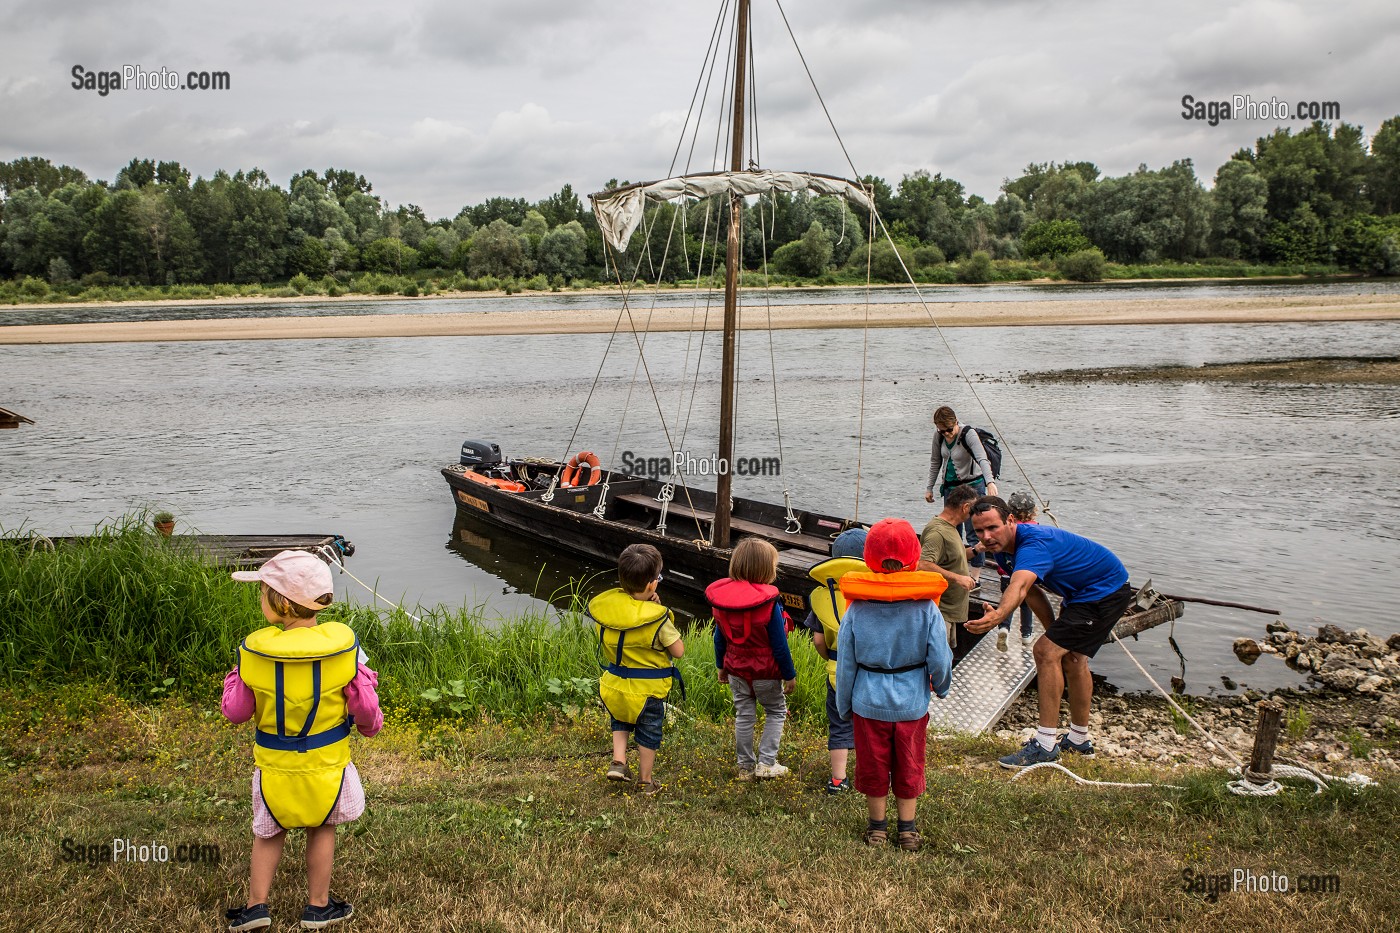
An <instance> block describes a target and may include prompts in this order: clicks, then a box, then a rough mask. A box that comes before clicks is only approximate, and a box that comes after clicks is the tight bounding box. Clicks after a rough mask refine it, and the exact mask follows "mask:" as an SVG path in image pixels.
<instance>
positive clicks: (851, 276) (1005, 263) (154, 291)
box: [0, 259, 1346, 305]
mask: <svg viewBox="0 0 1400 933" xmlns="http://www.w3.org/2000/svg"><path fill="white" fill-rule="evenodd" d="M910 273H911V275H912V276H913V279H914V281H915V282H917V283H919V284H920V285H956V284H984V283H994V282H1032V281H1042V282H1043V281H1055V282H1058V281H1068V278H1067V276H1066V275H1065V273H1064V272H1063V271H1062V270H1061V269H1060V268H1059V267H1058V266H1057V265H1056V264H1055V262H1053V261H1051V260H1042V261H1030V260H1016V259H999V260H995V261H993V262H991V263H990V264H987V265H985V266H974V265H973V264H972V263H971V262H970V261H963V262H961V263H956V262H944V263H937V264H935V265H929V266H919V267H915V268H912V269H911V270H910ZM1343 274H1346V273H1344V272H1343V270H1342V269H1340V268H1339V267H1337V266H1328V265H1322V264H1317V263H1310V264H1264V263H1246V262H1242V261H1237V260H1227V259H1216V260H1210V259H1205V260H1201V261H1199V262H1163V263H1146V264H1135V265H1125V264H1121V263H1114V262H1110V263H1107V264H1106V265H1105V266H1104V269H1103V273H1102V279H1103V280H1105V281H1112V280H1122V279H1182V278H1215V279H1254V278H1296V277H1300V276H1303V277H1318V276H1337V275H1343ZM867 281H868V280H867V278H866V274H865V270H864V267H863V266H862V267H859V268H842V269H834V270H832V271H830V272H827V273H824V274H822V275H820V276H814V277H809V276H799V275H781V274H777V273H770V274H768V275H766V276H765V275H764V274H763V273H762V272H756V271H746V272H744V273H743V276H742V282H741V284H742V285H743V287H745V288H762V287H764V286H765V285H769V286H773V287H778V288H802V287H812V286H823V285H826V286H830V285H837V286H846V287H861V286H864V285H866V284H867ZM639 284H641V285H643V286H645V285H648V284H655V283H647V282H643V283H639ZM702 284H703V283H702ZM876 284H882V285H891V284H892V285H904V284H908V283H907V281H906V280H905V279H904V278H903V273H902V272H899V274H898V275H890V276H886V277H885V278H883V279H879V278H877V279H876ZM695 285H696V280H695V279H694V278H687V279H682V280H680V281H676V282H669V283H662V285H661V287H663V288H690V287H693V286H695ZM723 285H724V281H723V278H722V277H711V279H710V281H709V283H708V285H707V286H706V287H711V288H719V287H723ZM613 288H616V283H615V282H595V281H592V280H589V279H574V280H572V281H570V282H567V283H566V282H565V281H564V280H563V279H562V278H560V277H558V276H555V277H554V278H552V279H551V278H548V277H546V276H543V275H536V276H530V277H523V278H511V277H507V278H497V277H496V276H490V275H488V276H482V277H480V278H471V277H468V276H467V275H465V274H463V273H462V272H457V271H451V270H436V271H432V270H424V271H421V272H416V273H413V274H409V275H390V274H384V273H377V272H356V273H347V272H342V273H338V274H336V275H330V276H326V277H324V278H320V279H311V278H307V277H306V276H304V275H299V276H294V277H293V278H291V279H290V280H288V281H286V282H281V281H277V282H247V283H243V284H231V283H220V284H213V285H202V284H186V285H133V284H128V283H124V282H118V281H113V280H111V279H110V278H109V277H106V276H100V277H99V278H98V279H97V280H95V281H86V280H85V281H83V282H69V283H65V284H51V283H49V282H46V281H44V280H43V279H39V278H34V277H32V276H27V277H24V278H21V279H0V304H9V305H15V304H81V303H85V302H99V301H100V302H112V301H129V302H150V301H172V300H183V301H191V300H205V299H207V300H209V301H217V300H218V299H222V298H310V299H317V298H340V297H343V296H347V295H350V296H362V297H363V296H378V297H384V298H420V297H429V296H433V295H448V296H464V295H470V294H473V293H480V292H491V293H499V292H504V293H505V294H507V295H513V294H517V293H522V292H533V293H542V292H563V291H570V292H574V291H582V290H586V289H613Z"/></svg>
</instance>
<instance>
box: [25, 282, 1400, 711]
mask: <svg viewBox="0 0 1400 933" xmlns="http://www.w3.org/2000/svg"><path fill="white" fill-rule="evenodd" d="M804 300H806V299H804ZM533 301H534V304H533V305H532V306H534V307H538V306H540V300H539V299H538V298H535V299H533ZM443 303H444V304H448V303H449V302H443ZM396 304H399V303H396V302H384V303H382V306H381V303H378V302H362V303H359V304H357V305H356V306H355V308H354V310H355V311H356V312H357V313H366V312H367V313H379V312H383V311H386V310H389V309H391V308H392V307H393V306H395V305H396ZM425 306H426V307H428V308H431V307H434V306H435V303H434V302H431V301H428V302H424V301H418V302H413V303H412V307H413V310H415V311H422V310H424V309H425ZM277 310H278V312H279V313H280V311H281V309H280V308H279V309H277ZM320 310H322V311H324V309H320ZM863 339H864V338H863V334H862V332H861V331H858V330H839V331H835V330H827V331H822V330H788V331H782V332H779V333H777V334H775V335H774V337H773V343H772V346H771V362H770V345H769V342H768V335H766V334H754V333H752V332H749V333H745V334H744V335H743V336H742V345H741V354H742V358H741V368H740V374H741V383H740V399H739V407H740V411H739V426H738V432H737V433H738V437H739V443H738V451H737V453H738V454H739V455H740V456H744V457H773V456H778V455H779V440H778V434H779V426H780V428H781V458H782V461H781V462H782V472H781V475H778V476H767V477H753V478H749V477H745V478H741V479H738V480H736V491H737V492H739V493H740V494H742V495H749V496H753V497H756V498H762V499H768V500H770V501H781V498H782V495H783V492H784V488H785V487H786V489H787V491H788V492H789V494H790V495H791V496H792V499H793V501H794V502H795V503H796V504H798V505H800V506H807V507H811V508H814V509H818V510H820V511H825V512H831V513H837V514H843V515H852V514H855V509H856V502H855V478H856V474H857V469H858V468H859V474H860V478H861V492H860V501H859V517H860V518H861V519H862V520H865V521H873V520H875V519H877V518H880V517H882V516H884V515H887V514H893V515H900V516H903V517H906V518H908V519H910V520H911V521H912V522H914V524H915V526H916V527H921V526H922V524H923V522H924V521H926V520H927V518H928V517H929V516H930V515H931V514H932V511H933V510H932V507H930V506H927V505H926V504H925V503H924V502H923V500H922V490H923V487H924V484H925V481H926V478H927V473H928V454H929V447H930V443H931V438H932V435H931V427H930V424H929V414H930V412H931V411H932V409H933V408H934V407H936V406H937V405H940V404H949V405H952V406H953V407H954V408H955V409H956V410H957V411H958V413H959V415H960V416H962V418H963V420H964V421H966V422H968V423H972V424H979V425H985V424H987V423H988V417H987V416H986V415H984V414H983V413H982V410H981V406H983V405H984V406H985V407H986V410H987V411H989V412H990V413H991V416H992V417H994V418H995V421H996V424H997V427H998V429H999V433H1000V435H1001V436H1002V438H1003V441H1004V443H1005V445H1006V446H1008V447H1009V450H1010V452H1011V453H1014V455H1015V458H1016V460H1015V461H1013V460H1012V458H1011V457H1010V456H1008V457H1007V460H1006V463H1005V465H1004V469H1003V472H1004V477H1003V484H1002V491H1003V493H1009V492H1011V491H1014V490H1015V489H1020V488H1025V486H1026V482H1025V480H1024V478H1023V476H1022V474H1021V473H1020V470H1019V469H1018V464H1017V461H1019V468H1020V469H1024V471H1025V474H1028V475H1029V476H1030V477H1031V479H1032V480H1033V481H1034V483H1035V486H1036V488H1037V489H1038V490H1039V491H1040V493H1041V495H1042V496H1044V497H1045V498H1047V499H1048V500H1049V501H1050V504H1051V507H1052V509H1053V511H1054V512H1055V513H1056V515H1057V516H1058V518H1059V520H1060V523H1061V525H1062V526H1063V527H1066V528H1068V529H1070V530H1073V531H1076V532H1079V533H1082V534H1085V535H1087V536H1089V537H1091V538H1094V539H1095V540H1098V541H1100V542H1102V543H1104V544H1106V545H1108V546H1109V547H1110V548H1112V549H1113V550H1114V551H1115V552H1116V553H1117V554H1118V555H1119V556H1120V557H1122V558H1123V560H1124V562H1125V563H1126V564H1127V565H1128V567H1129V570H1130V572H1131V573H1132V576H1133V580H1134V582H1138V583H1140V582H1142V581H1143V580H1145V579H1146V578H1147V577H1151V578H1152V580H1153V581H1154V583H1155V584H1156V586H1157V587H1158V589H1159V590H1161V591H1163V592H1168V593H1173V594H1180V595H1192V596H1203V597H1208V598H1216V599H1225V600H1231V601H1236V602H1244V603H1251V604H1257V605H1262V606H1266V607H1271V608H1276V609H1279V610H1282V612H1283V617H1284V618H1285V620H1287V621H1288V622H1289V623H1290V624H1292V625H1294V626H1295V627H1303V628H1308V627H1311V626H1315V625H1318V624H1321V623H1322V622H1334V623H1337V624H1340V625H1343V626H1345V627H1353V628H1354V627H1358V626H1364V627H1366V628H1368V629H1370V630H1371V631H1372V632H1375V633H1378V634H1382V635H1383V636H1385V635H1389V634H1390V633H1393V632H1397V631H1400V613H1397V609H1396V606H1397V601H1398V600H1400V574H1397V573H1396V571H1395V567H1396V566H1397V564H1400V530H1397V529H1400V483H1397V478H1400V469H1398V468H1397V463H1400V387H1397V386H1385V385H1366V384H1357V385H1340V386H1339V385H1331V386H1296V385H1278V384H1274V383H1259V384H1252V383H1232V384H1222V383H1205V382H1179V383H1150V384H1112V385H1107V384H1099V383H1095V382H1084V383H1075V382H1054V383H1045V382H1037V381H1036V380H1033V379H1026V378H1022V377H1023V376H1024V374H1026V373H1029V372H1039V371H1044V370H1050V369H1083V368H1092V367H1099V366H1132V365H1170V364H1186V365H1196V364H1202V363H1208V362H1229V361H1246V360H1262V359H1280V358H1291V357H1298V356H1343V357H1348V356H1392V357H1393V356H1400V324H1397V323H1337V324H1257V325H1209V326H1178V325H1170V326H1139V325H1133V326H1117V327H1083V326H1073V327H1016V328H977V329H970V328H960V329H955V330H950V331H948V332H947V339H948V341H949V344H950V346H951V351H952V354H955V355H956V358H957V360H958V361H960V362H961V364H962V366H963V368H964V369H965V370H966V371H967V372H968V373H969V374H970V376H971V377H972V384H971V387H969V386H968V385H967V384H966V383H964V382H963V380H962V378H961V376H960V375H959V373H958V369H957V366H956V365H955V363H954V362H953V356H952V355H950V352H949V349H948V348H946V347H944V346H943V344H942V343H941V342H940V340H939V338H938V335H937V333H936V332H934V331H932V330H931V329H927V328H918V329H879V330H874V331H871V332H870V333H869V335H868V345H866V346H864V352H862V350H863ZM718 341H719V336H718V335H717V334H712V335H709V337H708V338H707V339H706V340H705V342H704V365H703V366H702V375H701V377H700V379H699V383H698V386H697V385H696V384H695V379H694V373H695V368H696V366H695V357H696V353H697V350H698V349H699V347H700V340H699V337H698V335H697V336H692V335H688V334H657V335H653V336H651V337H650V339H649V340H648V342H647V344H646V364H647V365H646V367H645V369H644V370H643V371H642V372H641V373H640V374H639V375H638V377H637V379H636V381H635V382H634V381H633V378H632V376H633V373H634V371H635V370H636V369H637V366H636V364H637V354H636V349H635V346H634V345H630V344H625V343H624V342H623V341H622V340H619V341H617V342H614V343H613V344H612V347H611V350H610V351H608V348H609V335H606V334H585V335H568V336H562V335H561V336H555V335H534V336H483V337H435V338H403V339H392V338H385V339H374V340H343V341H331V340H326V341H322V340H299V341H279V342H265V341H250V342H207V343H206V342H199V343H193V342H192V343H170V344H111V345H63V346H7V347H0V404H4V405H5V407H8V408H13V409H15V410H17V411H20V412H23V413H24V414H26V415H28V416H29V417H31V418H33V419H34V420H35V421H36V422H37V423H36V424H34V425H26V426H24V427H23V428H21V429H20V430H17V431H7V432H4V433H3V434H0V527H3V528H4V529H6V530H10V531H13V530H14V529H15V528H17V527H19V526H21V525H24V526H26V527H29V528H33V529H37V530H40V531H43V532H45V533H48V534H64V533H74V532H78V533H81V532H82V531H84V530H87V529H90V528H91V527H92V526H93V525H94V524H95V523H96V522H98V521H99V520H101V519H103V518H106V517H110V516H114V515H118V514H121V513H123V512H125V511H129V510H131V509H133V508H136V507H141V506H149V507H153V508H168V509H170V510H171V511H173V512H175V513H176V515H177V517H178V518H179V520H180V524H181V528H182V530H189V529H197V530H200V531H205V532H210V533H247V534H258V533H263V534H271V533H304V532H326V533H332V532H333V533H338V534H343V535H345V536H346V537H347V538H349V539H350V540H351V541H353V542H354V543H355V544H356V545H357V547H358V549H359V551H358V553H357V554H356V556H355V557H354V558H353V559H352V560H351V561H350V565H349V566H350V569H351V570H352V571H353V572H354V573H355V574H356V575H357V576H358V577H360V579H362V580H366V581H371V582H373V581H377V583H378V586H379V588H380V591H381V592H382V593H384V594H385V595H387V596H389V597H391V598H393V599H396V600H405V601H407V602H408V603H409V604H413V603H419V602H421V603H422V604H424V605H432V604H437V603H446V604H448V605H452V606H461V605H469V606H479V607H481V608H482V610H483V611H484V612H485V613H486V614H487V615H488V616H498V615H505V614H510V613H512V612H517V611H519V610H520V609H521V608H523V607H526V606H535V607H539V606H541V605H542V604H541V603H540V602H539V601H538V600H537V599H536V597H535V596H533V595H530V594H531V593H532V592H534V593H539V594H542V595H545V596H547V595H548V594H549V593H550V592H553V590H554V589H556V588H557V587H559V586H561V585H564V584H565V583H566V582H567V580H568V579H569V577H571V576H576V575H578V574H581V573H584V572H586V571H587V570H588V569H590V568H587V567H585V566H583V565H581V564H579V563H577V562H575V561H572V560H570V559H568V558H567V557H564V556H561V555H558V554H552V553H548V552H547V550H546V549H544V548H541V547H539V546H537V545H533V544H528V543H520V542H512V541H508V540H506V541H502V540H500V534H499V533H493V532H491V531H490V530H489V529H486V528H481V527H479V526H471V527H457V528H455V529H454V508H453V505H452V501H451V499H450V497H449V495H448V490H447V487H446V484H445V483H444V482H443V480H442V478H441V476H440V475H439V473H438V470H439V468H440V466H442V465H443V464H446V463H449V462H453V461H455V460H456V457H457V452H458V447H459V446H460V444H461V441H462V440H463V439H465V438H482V439H487V440H492V441H495V442H498V443H500V444H501V445H502V447H503V448H504V449H505V452H506V453H507V454H508V455H512V456H528V455H545V456H555V457H557V456H560V455H562V454H564V453H565V451H566V446H567V443H568V441H569V438H570V434H571V432H572V431H573V430H574V426H575V424H576V422H577V423H579V429H578V441H577V442H576V443H575V444H574V446H573V450H575V451H576V450H578V449H580V448H581V447H582V448H589V449H592V450H594V451H595V452H597V453H598V454H599V455H600V456H601V457H602V458H603V459H604V462H605V463H606V462H614V463H616V462H618V461H619V459H620V458H621V456H622V454H623V452H628V453H631V454H632V455H633V456H638V457H640V456H649V457H664V456H666V455H667V453H668V451H669V449H670V447H669V445H668V443H667V440H666V434H665V433H664V432H663V431H662V430H661V428H660V427H659V426H658V424H659V420H660V419H659V418H658V414H657V409H658V406H659V407H660V410H661V412H662V413H663V415H664V418H665V421H666V425H667V428H668V429H669V430H670V432H671V437H672V438H673V439H674V440H675V441H676V446H677V447H679V448H681V449H682V450H686V451H691V452H693V453H694V454H695V455H696V456H706V455H708V454H709V453H710V452H712V451H713V449H714V445H715V434H716V431H715V428H714V421H715V412H716V410H717V407H718V399H717V394H718V393H717V390H716V386H715V382H716V377H715V374H714V371H715V369H716V368H717V367H716V366H715V365H711V364H715V363H717V360H718V350H719V342H718ZM605 353H606V356H605ZM600 365H601V369H600ZM774 368H776V370H777V372H778V376H779V378H778V389H777V408H778V411H779V413H780V415H781V418H780V420H779V421H777V422H776V423H775V419H774V388H773V382H772V379H771V372H772V370H773V369H774ZM863 372H864V378H862V373H863ZM647 373H649V374H650V377H651V382H650V383H649V382H648V380H647V378H646V375H647ZM595 376H596V377H597V378H598V382H597V385H596V387H594V385H593V383H594V379H595ZM692 388H693V389H694V392H693V393H692V392H691V390H692ZM590 389H591V390H592V397H591V401H590V402H589V404H588V406H587V409H586V411H584V413H583V417H582V420H581V422H580V410H581V408H582V406H583V402H584V400H585V399H586V398H588V397H589V395H590ZM653 389H654V394H653ZM862 390H863V392H864V419H863V420H864V423H863V426H862V424H861V408H862V405H861V395H862ZM692 395H693V402H692ZM629 397H630V401H629ZM624 412H625V413H626V414H625V417H624ZM687 413H688V415H689V421H688V423H687V420H686V416H687ZM862 434H863V436H864V439H865V440H864V443H863V444H861V443H860V442H859V441H858V438H859V437H860V436H861V435H862ZM700 485H703V482H701V483H700ZM339 580H340V582H339V583H338V589H339V590H340V591H341V594H342V595H344V594H345V593H347V592H348V593H349V595H351V596H352V597H354V598H356V599H359V600H361V601H365V600H367V599H369V596H368V595H367V594H366V593H365V592H364V591H362V590H360V589H359V587H358V586H356V585H355V584H353V583H351V582H350V581H348V580H346V579H345V578H344V577H341V578H339ZM345 587H348V588H349V589H348V590H346V589H345ZM663 595H665V594H663ZM685 605H687V606H692V607H693V604H688V603H687V604H685ZM1267 618H1268V617H1266V616H1263V615H1259V614H1251V613H1244V612H1238V611H1233V610H1226V609H1216V608H1211V607H1207V606H1201V605H1189V606H1188V608H1187V614H1186V616H1185V618H1184V619H1182V620H1181V621H1179V622H1177V623H1176V626H1175V631H1174V634H1175V639H1176V641H1177V643H1178V644H1179V645H1180V647H1181V649H1182V651H1183V652H1184V654H1185V656H1186V659H1187V661H1186V670H1185V676H1186V682H1187V684H1188V686H1189V688H1190V689H1191V690H1193V691H1199V692H1204V691H1208V690H1212V689H1214V690H1221V689H1223V687H1222V682H1221V678H1222V676H1228V677H1231V678H1233V679H1234V680H1235V681H1238V682H1240V683H1242V684H1246V685H1249V686H1257V687H1270V686H1275V685H1280V684H1286V683H1295V682H1298V678H1297V676H1296V675H1294V674H1292V673H1291V672H1289V671H1287V670H1286V669H1285V668H1284V667H1283V665H1282V663H1281V662H1278V661H1277V660H1276V659H1274V658H1271V657H1267V656H1266V657H1265V658H1263V659H1261V660H1260V661H1259V662H1258V663H1257V664H1256V665H1255V666H1253V667H1250V668H1245V667H1243V666H1242V665H1240V664H1239V663H1238V662H1237V661H1236V660H1235V659H1234V656H1233V654H1231V652H1230V648H1229V646H1230V643H1231V641H1232V640H1233V639H1235V638H1236V637H1239V636H1242V635H1248V636H1261V635H1262V632H1263V626H1264V623H1265V622H1266V621H1267ZM1134 650H1135V652H1136V653H1137V654H1138V656H1139V657H1140V659H1142V660H1143V661H1144V663H1146V664H1147V665H1148V667H1149V670H1152V671H1153V673H1154V676H1157V677H1158V678H1159V679H1162V680H1164V679H1165V678H1167V677H1170V676H1171V675H1174V674H1177V673H1179V672H1180V664H1179V662H1178V660H1177V658H1176V656H1175V654H1174V653H1173V652H1172V650H1171V648H1170V647H1169V646H1168V643H1167V632H1166V630H1165V629H1158V630H1156V631H1154V632H1151V633H1148V634H1146V635H1144V636H1143V637H1142V639H1141V641H1140V642H1138V643H1137V645H1136V646H1135V647H1134ZM1094 666H1095V669H1096V671H1098V672H1101V673H1104V674H1106V675H1107V676H1108V678H1109V680H1110V682H1111V683H1113V684H1114V685H1115V686H1117V687H1119V688H1121V689H1125V690H1139V689H1144V688H1146V687H1147V684H1146V682H1145V681H1144V680H1143V678H1142V677H1141V675H1140V674H1138V673H1137V672H1136V670H1135V669H1133V668H1132V666H1131V664H1130V663H1129V662H1128V661H1127V659H1126V658H1125V657H1124V656H1123V654H1122V652H1121V651H1120V650H1119V649H1117V648H1115V647H1113V646H1107V647H1106V648H1105V649H1104V650H1103V651H1102V652H1101V653H1100V656H1099V658H1098V659H1096V661H1095V665H1094Z"/></svg>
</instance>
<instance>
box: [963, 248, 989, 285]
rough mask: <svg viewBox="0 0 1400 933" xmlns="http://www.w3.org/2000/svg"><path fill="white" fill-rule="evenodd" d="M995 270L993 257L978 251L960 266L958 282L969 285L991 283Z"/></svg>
mask: <svg viewBox="0 0 1400 933" xmlns="http://www.w3.org/2000/svg"><path fill="white" fill-rule="evenodd" d="M993 274H994V270H993V268H992V257H991V256H989V255H987V254H986V253H985V252H983V251H981V250H978V251H977V252H975V253H973V254H972V255H971V256H970V257H968V258H967V259H966V260H964V261H963V262H961V263H959V264H958V273H957V275H958V281H959V282H967V283H969V284H974V285H976V284H981V283H982V282H990V281H991V280H992V276H993Z"/></svg>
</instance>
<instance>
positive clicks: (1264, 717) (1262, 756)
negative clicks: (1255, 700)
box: [1244, 700, 1283, 784]
mask: <svg viewBox="0 0 1400 933" xmlns="http://www.w3.org/2000/svg"><path fill="white" fill-rule="evenodd" d="M1282 725H1283V704H1282V703H1279V702H1278V701H1277V700H1264V701H1263V702H1262V703H1260V704H1259V727H1258V729H1257V730H1256V731H1255V733H1254V750H1253V751H1252V752H1250V754H1249V767H1248V768H1247V769H1246V770H1245V773H1244V776H1245V778H1247V779H1248V780H1249V781H1250V782H1251V783H1253V784H1267V783H1268V782H1269V781H1271V780H1273V778H1272V777H1271V776H1270V773H1271V772H1272V771H1273V769H1274V748H1275V747H1277V745H1278V732H1279V727H1280V726H1282Z"/></svg>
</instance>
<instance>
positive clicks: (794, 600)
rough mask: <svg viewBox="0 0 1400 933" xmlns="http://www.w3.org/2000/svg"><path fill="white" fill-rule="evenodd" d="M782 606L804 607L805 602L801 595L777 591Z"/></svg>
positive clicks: (805, 605)
mask: <svg viewBox="0 0 1400 933" xmlns="http://www.w3.org/2000/svg"><path fill="white" fill-rule="evenodd" d="M778 595H779V597H781V598H782V601H783V605H784V606H791V607H792V608H793V609H806V608H807V603H806V601H805V600H804V599H803V598H802V597H801V596H794V595H792V594H791V593H779V594H778Z"/></svg>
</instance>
